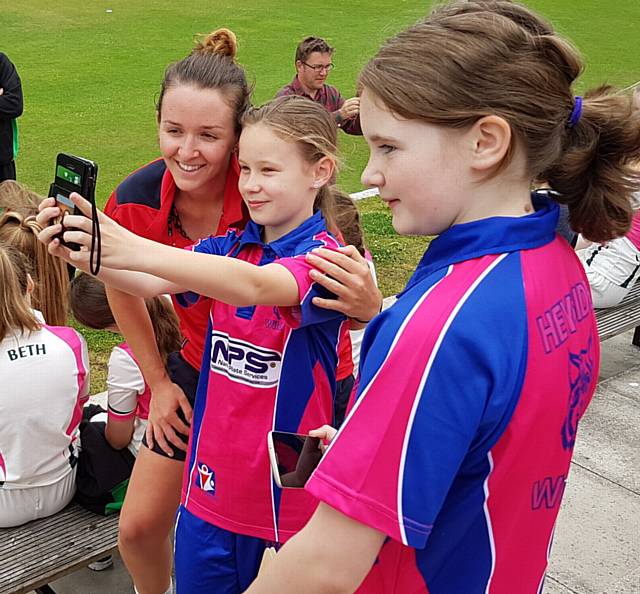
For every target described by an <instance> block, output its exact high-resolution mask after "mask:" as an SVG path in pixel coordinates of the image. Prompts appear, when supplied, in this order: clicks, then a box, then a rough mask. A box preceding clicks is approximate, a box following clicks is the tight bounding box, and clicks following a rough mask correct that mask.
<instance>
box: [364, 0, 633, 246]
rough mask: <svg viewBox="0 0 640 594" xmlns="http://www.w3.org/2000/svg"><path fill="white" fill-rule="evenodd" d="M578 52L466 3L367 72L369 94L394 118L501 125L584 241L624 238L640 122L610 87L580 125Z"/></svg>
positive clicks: (520, 10)
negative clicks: (494, 120) (486, 120)
mask: <svg viewBox="0 0 640 594" xmlns="http://www.w3.org/2000/svg"><path fill="white" fill-rule="evenodd" d="M581 71H582V61H581V59H580V56H579V54H578V52H577V51H576V50H575V49H574V48H573V46H572V45H571V44H570V43H569V42H568V41H567V40H565V39H563V38H561V37H560V36H558V35H557V34H556V33H555V32H554V30H553V27H552V26H551V24H550V23H548V22H547V21H546V20H545V19H543V18H541V17H540V16H538V15H537V14H535V13H534V12H533V11H531V10H530V9H528V8H526V7H525V6H522V5H520V4H517V3H514V2H508V1H506V0H468V1H462V0H458V1H455V2H452V3H450V4H447V5H444V6H440V7H437V8H435V9H434V10H433V12H432V13H431V15H430V16H429V17H427V18H426V19H425V20H424V21H421V22H419V23H417V24H416V25H414V26H412V27H410V28H408V29H407V30H405V31H402V32H401V33H399V34H398V35H396V36H395V37H393V38H392V39H390V40H389V41H387V42H386V43H385V44H384V45H383V47H382V48H381V49H380V50H379V52H378V54H377V55H376V56H374V57H373V58H372V59H371V60H370V62H369V63H368V64H367V65H366V66H365V67H364V69H363V71H362V73H361V75H360V79H359V84H358V87H359V90H360V91H362V89H363V88H365V87H366V88H367V89H368V90H370V91H371V93H373V94H374V95H376V96H378V98H380V99H381V100H382V102H383V103H384V104H385V105H386V106H387V107H388V108H389V109H390V110H391V111H393V112H394V113H396V114H398V115H399V116H401V117H403V118H407V119H420V120H423V121H426V122H428V123H431V124H435V125H440V126H447V127H453V128H466V127H469V126H471V125H473V124H474V123H475V122H476V121H477V120H478V119H480V118H482V117H484V116H488V115H497V116H499V117H502V118H503V119H504V120H506V121H507V122H508V123H509V125H510V126H511V130H512V133H513V134H512V146H511V150H510V151H509V152H508V154H507V156H506V157H505V160H504V162H503V163H502V166H506V165H507V164H508V163H509V160H510V159H511V158H512V156H513V152H514V149H515V146H516V145H519V146H521V147H522V149H523V151H524V153H525V157H526V165H527V175H528V177H529V178H530V180H531V181H532V182H538V181H546V182H547V183H548V184H549V185H550V186H551V187H552V188H553V189H554V190H556V191H557V192H559V193H560V194H561V196H560V198H559V201H560V202H563V203H566V204H567V205H568V206H569V212H570V219H571V223H572V226H573V227H574V229H575V230H576V231H580V232H582V233H583V234H584V235H585V236H586V237H587V238H588V239H591V240H594V241H605V240H608V239H611V238H613V237H616V236H618V235H621V234H623V233H625V232H626V231H627V230H628V228H629V225H630V222H631V207H630V203H631V195H632V193H633V192H634V191H637V190H638V189H640V178H639V176H638V174H637V173H636V172H634V170H633V169H632V164H633V162H634V161H635V160H637V159H639V158H640V116H639V115H638V113H637V112H636V113H632V107H631V98H630V97H628V96H625V95H616V94H614V92H613V89H611V88H610V87H601V88H599V89H596V90H594V91H590V92H588V93H586V94H585V97H584V104H583V109H582V114H581V117H580V119H579V120H578V122H577V124H576V125H575V126H573V127H569V125H568V123H569V120H570V118H571V114H572V112H573V109H574V106H575V99H574V95H575V94H577V93H574V92H573V90H572V84H573V82H574V81H575V79H576V78H577V77H578V76H579V75H580V73H581Z"/></svg>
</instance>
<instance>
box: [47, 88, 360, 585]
mask: <svg viewBox="0 0 640 594" xmlns="http://www.w3.org/2000/svg"><path fill="white" fill-rule="evenodd" d="M336 136H337V129H336V126H335V122H334V121H333V120H332V118H331V116H330V114H329V113H328V112H327V111H326V110H325V109H324V108H322V106H319V105H316V104H314V103H312V102H309V101H306V100H304V99H301V98H298V97H285V98H280V99H277V100H274V101H273V102H271V103H269V104H267V105H265V106H263V107H261V108H259V109H256V110H252V111H250V112H249V113H247V114H246V116H245V117H244V120H243V131H242V134H241V137H240V143H239V164H240V181H239V188H240V191H241V193H242V196H243V199H244V201H245V204H246V205H247V207H248V209H249V212H250V214H251V218H252V220H251V222H250V223H249V224H248V225H247V227H246V229H245V231H244V232H239V231H235V230H231V231H229V232H228V233H227V234H226V235H224V236H219V237H211V238H209V239H205V240H201V241H200V242H198V243H196V244H195V245H194V246H193V247H191V248H190V249H189V250H179V249H176V248H172V247H169V246H163V245H160V244H156V243H154V242H151V241H149V240H146V239H143V238H141V237H138V236H134V235H133V234H131V233H129V232H128V231H126V230H125V229H123V228H121V227H119V226H118V225H116V224H115V223H113V222H112V221H111V220H110V219H108V218H107V217H104V216H102V217H101V234H102V266H103V269H102V271H101V273H100V278H101V279H102V280H104V282H106V283H111V284H113V285H114V286H116V287H117V288H120V289H122V290H125V291H129V292H132V293H136V294H138V295H140V296H150V295H155V294H158V293H161V292H171V293H178V294H179V297H178V298H179V300H180V302H181V304H182V305H184V306H189V305H191V304H196V303H199V302H200V301H202V300H203V299H209V300H210V319H209V330H208V332H207V338H206V345H205V355H204V358H203V365H202V370H201V375H200V382H199V385H198V394H197V397H196V404H195V408H194V419H193V423H192V434H191V438H190V442H189V452H188V456H187V464H186V467H185V476H184V481H183V493H182V505H181V507H180V511H179V515H178V520H177V527H176V546H175V560H176V584H177V591H178V592H179V593H182V592H184V593H186V592H188V593H190V594H193V593H197V592H214V591H215V592H224V593H227V592H228V593H232V592H241V591H243V590H244V589H245V588H247V587H248V586H249V584H250V583H251V581H252V580H253V579H254V578H255V575H256V574H257V570H258V566H259V563H260V560H261V557H262V554H263V551H264V549H265V546H266V544H267V543H274V542H275V543H282V542H285V541H286V540H287V539H288V538H290V537H291V536H293V535H294V534H295V533H296V532H297V531H298V530H299V529H300V528H301V527H302V526H303V525H304V524H305V522H306V521H307V520H308V519H309V518H310V517H311V515H312V513H313V510H314V509H315V506H316V500H315V498H314V497H313V496H312V495H310V494H308V493H306V492H305V491H304V490H284V491H283V490H281V489H279V488H278V487H277V486H276V484H275V483H274V480H273V477H272V473H271V469H270V465H269V459H268V453H267V433H268V432H269V431H270V430H272V429H277V430H281V431H291V432H297V433H300V432H302V433H306V432H308V431H310V430H311V429H313V428H314V427H317V426H319V425H322V424H324V423H331V422H332V421H333V398H334V394H335V389H336V367H337V362H338V341H339V336H340V333H341V331H342V330H343V326H344V325H345V324H347V323H348V322H347V319H346V318H345V316H344V315H342V314H340V313H339V312H336V311H331V310H328V309H322V308H320V307H316V305H314V304H313V300H314V298H316V297H322V298H328V297H331V294H330V293H329V292H328V291H327V290H326V289H324V288H323V287H322V286H321V285H320V284H318V283H316V282H314V281H313V279H312V277H311V276H310V271H311V268H312V267H311V265H310V264H309V263H308V262H307V259H306V255H307V254H308V253H309V252H311V251H312V250H315V249H318V248H328V249H329V250H337V249H338V248H339V244H338V242H337V241H336V239H335V238H334V237H333V236H332V235H331V234H330V233H329V232H328V230H327V226H328V224H331V201H332V191H331V190H330V188H329V183H330V180H331V179H332V177H333V175H334V170H335V151H336ZM76 200H78V203H79V204H82V205H86V203H85V202H82V201H81V200H79V199H77V198H76ZM82 208H84V206H82ZM56 212H57V209H45V210H43V212H42V213H41V218H43V219H48V218H50V217H52V216H55V213H56ZM86 222H87V219H84V218H83V217H66V218H65V227H66V228H67V229H68V228H70V227H78V228H79V229H81V230H86V229H87V227H86ZM56 228H58V227H56V226H55V225H54V226H52V227H49V228H48V229H47V230H46V231H45V232H43V234H42V239H43V240H44V241H45V242H46V241H49V240H50V239H51V237H52V235H51V233H52V232H53V230H54V229H56ZM58 230H59V228H58ZM66 233H67V236H66V237H67V238H70V237H71V236H74V237H76V238H77V239H78V240H79V241H80V242H84V241H85V240H87V238H88V239H89V241H90V237H88V236H87V234H86V233H84V232H82V231H67V232H66ZM50 250H51V251H53V252H55V253H56V254H58V255H60V256H62V257H64V258H66V259H69V260H72V261H76V260H77V259H78V258H80V260H82V262H80V261H78V262H77V263H78V264H79V265H80V266H83V267H86V263H87V262H86V258H85V255H86V254H84V252H78V253H77V254H75V255H74V254H71V253H70V252H69V251H68V250H66V249H65V248H63V247H61V246H59V244H58V243H57V242H55V240H54V242H52V245H51V246H50Z"/></svg>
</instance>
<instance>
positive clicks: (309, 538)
mask: <svg viewBox="0 0 640 594" xmlns="http://www.w3.org/2000/svg"><path fill="white" fill-rule="evenodd" d="M384 539H385V535H384V534H383V533H382V532H378V531H377V530H375V529H373V528H369V527H368V526H365V525H364V524H360V523H359V522H357V521H355V520H352V519H350V518H348V517H347V516H345V515H343V514H342V513H340V512H339V511H337V510H335V509H333V508H331V507H329V506H328V505H326V504H324V503H320V505H319V506H318V508H317V509H316V511H315V513H314V514H313V516H312V517H311V519H310V520H309V522H308V523H307V525H306V526H305V527H304V528H303V529H302V530H301V531H300V532H298V534H296V535H295V536H294V537H293V538H292V539H291V540H289V541H288V542H287V544H285V545H284V546H283V547H282V549H281V550H280V552H279V553H278V554H277V555H276V556H275V559H273V560H272V561H271V562H270V563H269V565H268V566H267V567H266V568H265V570H264V571H263V572H261V573H260V576H259V577H258V578H257V579H256V580H255V582H254V583H253V584H252V585H251V587H250V588H249V589H248V590H247V594H271V593H272V592H278V594H288V593H291V594H294V593H295V594H298V593H299V592H304V593H305V594H351V593H352V592H355V591H356V590H357V589H358V587H359V586H360V584H361V583H362V581H363V580H364V578H365V577H366V575H367V573H368V572H369V570H370V569H371V566H372V565H373V563H374V562H375V559H376V557H377V555H378V553H379V551H380V547H382V543H383V542H384Z"/></svg>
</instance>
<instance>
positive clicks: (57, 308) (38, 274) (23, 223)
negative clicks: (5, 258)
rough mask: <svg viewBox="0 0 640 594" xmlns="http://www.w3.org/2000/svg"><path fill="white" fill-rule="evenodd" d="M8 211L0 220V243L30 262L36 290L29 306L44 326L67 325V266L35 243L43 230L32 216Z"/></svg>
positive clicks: (27, 209) (26, 210)
mask: <svg viewBox="0 0 640 594" xmlns="http://www.w3.org/2000/svg"><path fill="white" fill-rule="evenodd" d="M28 212H29V208H28V207H26V206H25V208H24V210H23V212H17V211H7V212H5V213H4V214H3V215H2V216H1V217H0V241H1V242H3V243H4V244H6V245H9V246H12V247H14V248H16V249H17V250H18V251H20V252H21V253H23V254H24V255H25V256H26V257H27V258H28V259H29V262H30V266H31V269H32V276H33V281H34V283H35V289H34V291H33V294H32V295H31V304H32V306H33V308H34V309H37V310H39V311H40V312H41V313H42V315H43V317H44V319H45V321H46V323H47V324H50V325H52V326H64V325H65V324H66V323H67V311H68V301H67V291H68V286H69V276H68V273H67V266H66V264H65V263H64V261H63V260H61V259H60V258H54V257H53V256H51V255H50V254H49V253H48V252H47V246H45V245H44V244H43V243H41V242H39V241H38V233H40V231H42V227H40V225H39V224H38V223H37V222H36V217H35V213H33V214H30V215H29V214H25V213H28ZM36 212H37V211H36Z"/></svg>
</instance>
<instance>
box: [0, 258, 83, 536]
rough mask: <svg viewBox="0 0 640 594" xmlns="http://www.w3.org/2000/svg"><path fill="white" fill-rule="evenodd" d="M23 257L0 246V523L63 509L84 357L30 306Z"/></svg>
mask: <svg viewBox="0 0 640 594" xmlns="http://www.w3.org/2000/svg"><path fill="white" fill-rule="evenodd" d="M34 288H35V285H34V282H33V280H32V278H31V275H30V265H29V261H28V259H27V258H26V257H25V256H24V255H23V254H22V253H20V252H19V251H17V250H16V249H14V248H12V247H8V246H1V245H0V378H2V382H1V385H0V527H2V528H6V527H10V526H18V525H20V524H23V523H25V522H28V521H30V520H35V519H37V518H42V517H46V516H49V515H52V514H54V513H56V512H57V511H59V510H61V509H62V508H63V507H65V506H66V505H67V504H68V503H69V502H70V501H71V499H72V497H73V494H74V492H75V475H76V462H77V456H78V446H79V444H78V441H79V440H78V434H79V433H78V426H79V423H80V419H81V417H82V406H83V404H84V403H85V402H86V400H87V398H88V390H89V359H88V354H87V346H86V344H85V342H84V339H83V338H82V337H81V336H80V334H78V332H76V331H75V330H74V329H72V328H68V327H66V326H48V325H47V324H45V323H44V320H43V318H42V316H41V315H40V313H39V312H37V311H35V310H33V309H31V302H30V294H31V293H32V292H33V291H34Z"/></svg>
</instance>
